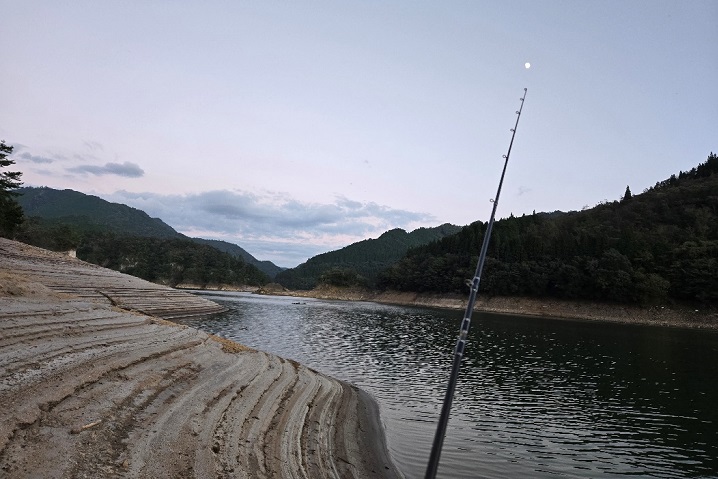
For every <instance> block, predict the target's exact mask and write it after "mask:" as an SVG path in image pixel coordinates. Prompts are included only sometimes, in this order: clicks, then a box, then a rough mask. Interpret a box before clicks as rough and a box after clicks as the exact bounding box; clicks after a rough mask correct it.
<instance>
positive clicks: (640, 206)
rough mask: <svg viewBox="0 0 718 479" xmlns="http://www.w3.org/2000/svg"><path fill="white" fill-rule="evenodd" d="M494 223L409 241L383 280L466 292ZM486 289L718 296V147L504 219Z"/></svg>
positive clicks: (592, 296) (643, 298) (646, 300)
mask: <svg viewBox="0 0 718 479" xmlns="http://www.w3.org/2000/svg"><path fill="white" fill-rule="evenodd" d="M485 229H486V224H485V223H482V222H476V223H473V224H471V225H469V226H466V227H464V229H463V230H462V231H461V232H460V233H458V234H456V235H454V236H450V237H447V238H443V239H440V240H438V241H435V242H433V243H431V244H429V245H426V246H420V247H416V248H413V249H411V250H409V252H408V253H407V255H406V256H405V257H404V258H403V259H401V260H400V261H399V262H397V263H396V264H394V265H393V266H392V267H390V268H388V269H387V270H386V271H384V272H383V273H382V275H381V276H380V278H379V281H378V286H379V287H380V288H382V289H395V290H400V291H415V292H432V293H449V292H451V293H465V292H466V290H467V289H466V288H467V287H466V285H465V282H466V279H468V278H472V277H473V274H474V269H475V265H476V261H477V256H478V252H479V249H480V246H481V242H482V241H483V234H484V232H485ZM481 290H482V294H488V295H491V296H494V295H495V296H514V295H520V296H537V297H556V298H565V299H585V300H599V301H611V302H619V303H639V304H644V305H647V304H657V303H663V302H666V301H688V302H694V303H703V304H706V303H708V304H718V157H717V156H716V155H714V154H713V153H711V154H710V156H709V157H708V159H707V160H706V162H704V163H702V164H700V165H699V166H698V167H696V168H693V169H692V170H690V171H688V172H681V173H680V174H679V175H677V176H676V175H673V176H671V178H669V179H668V180H666V181H662V182H659V183H657V184H656V185H655V186H654V187H653V188H649V189H647V190H646V191H644V192H643V193H642V194H636V195H633V194H631V192H630V188H627V189H626V194H624V196H623V198H622V199H621V200H620V201H613V202H606V203H603V204H599V205H597V206H596V207H594V208H592V209H589V210H585V211H580V212H570V213H559V212H557V213H555V214H545V213H543V214H542V213H539V214H532V215H524V216H522V217H514V216H513V215H511V216H510V217H509V218H506V219H503V220H500V221H497V222H496V223H495V225H494V230H493V234H492V238H491V242H490V243H489V249H488V256H487V261H486V266H485V270H484V274H483V275H482V279H481Z"/></svg>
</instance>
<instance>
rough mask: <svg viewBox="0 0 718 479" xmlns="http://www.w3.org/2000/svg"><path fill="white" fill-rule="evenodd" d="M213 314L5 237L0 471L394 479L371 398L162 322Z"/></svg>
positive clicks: (201, 304)
mask: <svg viewBox="0 0 718 479" xmlns="http://www.w3.org/2000/svg"><path fill="white" fill-rule="evenodd" d="M219 309H221V308H220V307H219V306H217V305H216V304H215V303H212V302H210V301H207V300H205V299H203V298H199V297H197V296H193V295H190V294H187V293H183V292H180V291H174V290H170V289H168V288H163V287H161V286H157V285H153V284H151V283H147V282H144V281H142V280H139V279H136V278H132V277H129V276H125V275H121V274H119V273H115V272H112V271H109V270H105V269H102V268H99V267H96V266H93V265H88V264H87V263H83V262H81V261H78V260H74V259H71V258H68V257H63V256H62V255H59V254H56V253H50V252H46V251H44V250H40V249H37V248H32V247H29V246H26V245H22V244H21V243H16V242H12V241H9V240H5V239H0V476H2V477H19V478H26V477H27V478H29V477H33V478H34V477H43V478H83V477H87V478H97V477H133V478H135V477H136V478H184V477H193V478H214V477H217V478H220V477H221V478H224V477H241V478H312V479H313V478H389V477H398V476H399V474H398V473H397V472H396V470H395V468H394V466H393V464H392V463H391V460H390V458H389V457H388V454H387V452H386V447H385V443H384V433H383V429H382V426H381V423H380V421H379V418H378V409H377V406H376V403H375V402H374V401H373V400H372V399H371V398H370V397H369V396H368V395H366V393H364V392H362V391H360V390H358V389H356V388H355V387H353V386H351V385H349V384H346V383H343V382H340V381H337V380H335V379H332V378H330V377H327V376H325V375H322V374H320V373H317V372H315V371H313V370H310V369H308V368H306V367H304V366H302V365H301V364H298V363H296V362H293V361H288V360H285V359H282V358H279V357H277V356H273V355H270V354H266V353H263V352H259V351H253V350H249V349H247V348H244V347H242V346H241V345H238V344H236V343H232V342H230V341H227V340H222V339H220V338H216V337H213V336H210V335H207V334H205V333H203V332H200V331H197V330H195V329H192V328H188V327H184V326H179V325H176V324H175V323H171V322H169V321H166V319H171V318H176V317H181V316H187V315H189V314H206V313H209V312H212V311H217V310H219Z"/></svg>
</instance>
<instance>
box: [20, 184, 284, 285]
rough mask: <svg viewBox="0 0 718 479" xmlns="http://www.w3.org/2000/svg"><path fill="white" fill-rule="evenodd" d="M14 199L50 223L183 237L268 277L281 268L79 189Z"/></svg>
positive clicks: (24, 192) (36, 191)
mask: <svg viewBox="0 0 718 479" xmlns="http://www.w3.org/2000/svg"><path fill="white" fill-rule="evenodd" d="M17 192H18V193H19V194H20V196H18V197H17V202H18V203H19V204H20V206H22V208H23V210H24V212H25V216H27V217H39V218H42V219H43V220H46V221H48V222H49V223H50V224H53V225H68V226H72V227H74V228H75V229H77V230H78V231H80V232H83V233H90V232H92V233H99V232H107V231H109V232H112V233H115V234H120V235H129V236H139V237H146V238H161V239H172V238H176V239H183V240H189V241H193V242H195V243H198V244H205V245H209V246H212V247H213V248H215V249H217V250H219V251H222V252H224V253H229V254H231V255H232V256H234V257H237V258H240V259H242V260H243V261H245V262H246V263H248V264H251V265H253V266H255V267H256V268H257V269H259V270H260V271H262V272H263V273H265V274H266V275H267V276H269V277H270V278H274V276H275V275H276V274H277V272H278V271H281V270H282V268H280V267H279V266H277V265H275V264H274V263H272V262H271V261H260V260H258V259H256V258H255V257H254V256H252V255H251V254H249V253H248V252H247V251H245V250H244V249H242V248H241V247H240V246H238V245H236V244H232V243H228V242H226V241H216V240H206V239H202V238H190V237H188V236H185V235H183V234H182V233H179V232H177V231H176V230H175V229H174V228H172V227H171V226H170V225H168V224H167V223H165V222H164V221H162V220H161V219H159V218H151V217H150V216H149V215H148V214H147V213H145V212H144V211H142V210H139V209H137V208H132V207H131V206H127V205H124V204H121V203H111V202H109V201H106V200H103V199H102V198H99V197H97V196H93V195H87V194H85V193H81V192H79V191H75V190H70V189H65V190H57V189H54V188H49V187H46V186H43V187H25V188H20V189H18V190H17Z"/></svg>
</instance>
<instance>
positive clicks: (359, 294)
mask: <svg viewBox="0 0 718 479" xmlns="http://www.w3.org/2000/svg"><path fill="white" fill-rule="evenodd" d="M255 292H256V293H257V294H264V295H276V296H296V297H307V298H316V299H327V300H336V301H371V302H376V303H382V304H393V305H400V306H413V307H424V308H438V309H450V310H461V311H463V310H465V309H466V303H467V300H468V295H467V296H461V295H457V294H447V295H438V294H420V293H406V292H398V291H387V292H383V293H376V292H372V291H369V290H365V289H358V288H336V287H319V288H316V289H314V290H310V291H290V290H285V289H280V288H277V287H274V288H271V289H266V290H262V289H260V290H258V291H255ZM474 312H477V313H480V312H485V313H495V314H508V315H516V316H527V317H536V316H538V317H544V318H551V319H568V320H582V321H601V322H611V323H621V324H635V325H648V326H660V327H672V328H690V329H707V330H718V311H716V310H711V309H703V310H700V309H698V310H697V309H694V308H689V307H681V306H667V305H666V306H653V307H649V308H642V307H638V306H630V305H618V304H608V303H595V302H588V301H569V300H558V299H553V298H545V299H539V298H527V297H501V296H498V297H493V298H487V297H482V296H479V297H477V299H476V303H475V305H474Z"/></svg>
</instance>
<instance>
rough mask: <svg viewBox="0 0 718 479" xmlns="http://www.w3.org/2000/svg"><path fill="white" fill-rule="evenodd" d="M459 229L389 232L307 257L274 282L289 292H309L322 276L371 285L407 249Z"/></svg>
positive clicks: (450, 227)
mask: <svg viewBox="0 0 718 479" xmlns="http://www.w3.org/2000/svg"><path fill="white" fill-rule="evenodd" d="M459 230H461V227H459V226H454V225H451V224H448V223H447V224H443V225H441V226H437V227H435V228H419V229H417V230H414V231H412V232H411V233H407V232H406V231H404V230H403V229H399V228H397V229H393V230H390V231H387V232H386V233H384V234H382V235H381V236H380V237H379V238H377V239H367V240H363V241H360V242H358V243H354V244H351V245H349V246H346V247H344V248H342V249H339V250H336V251H330V252H328V253H323V254H320V255H318V256H314V257H312V258H310V259H309V260H308V261H307V262H306V263H303V264H300V265H299V266H297V267H296V268H292V269H288V270H285V271H282V272H280V273H279V274H277V276H276V278H275V281H276V282H278V283H280V284H281V285H282V286H285V287H287V288H290V289H312V288H313V287H315V286H316V285H317V284H318V283H319V282H320V280H322V277H323V276H324V279H329V276H327V275H330V276H331V277H332V279H333V280H334V281H335V284H336V281H337V280H341V281H343V282H349V283H359V284H363V285H366V286H373V285H374V283H375V281H376V278H377V276H378V275H379V273H380V272H381V271H383V270H384V269H386V268H388V267H389V266H391V265H392V264H393V263H395V262H396V261H398V260H399V259H401V258H402V256H404V254H406V252H407V251H408V250H409V248H411V247H414V246H419V245H422V244H426V243H429V242H431V241H435V240H438V239H440V238H443V237H445V236H448V235H451V234H454V233H456V232H457V231H459Z"/></svg>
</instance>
